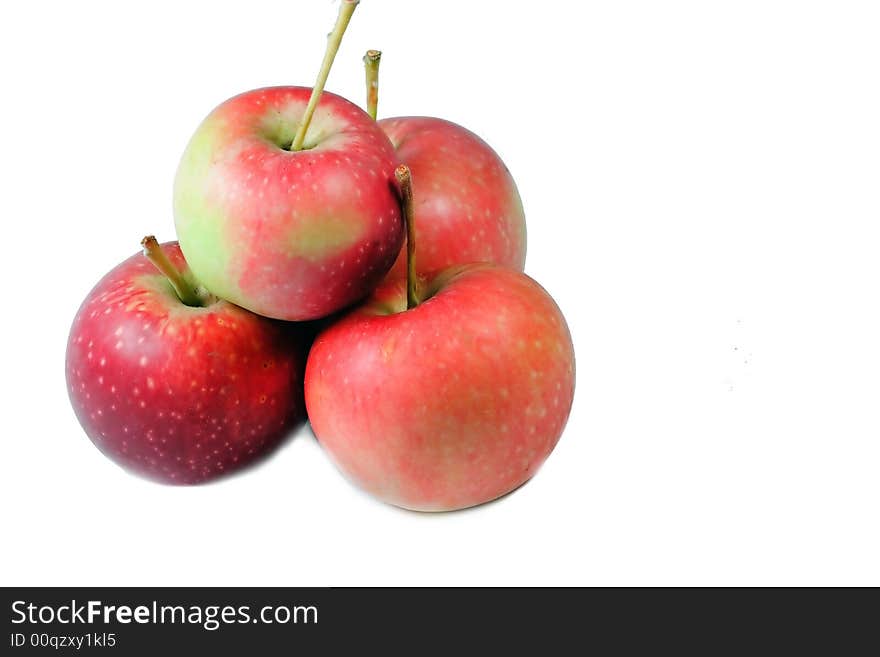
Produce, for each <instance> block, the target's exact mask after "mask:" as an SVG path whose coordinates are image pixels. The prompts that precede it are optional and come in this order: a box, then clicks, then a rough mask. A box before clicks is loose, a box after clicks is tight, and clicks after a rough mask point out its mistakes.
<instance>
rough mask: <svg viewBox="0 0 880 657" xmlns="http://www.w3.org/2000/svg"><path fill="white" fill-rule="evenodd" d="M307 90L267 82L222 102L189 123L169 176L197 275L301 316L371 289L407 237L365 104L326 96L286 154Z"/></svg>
mask: <svg viewBox="0 0 880 657" xmlns="http://www.w3.org/2000/svg"><path fill="white" fill-rule="evenodd" d="M310 94H311V89H310V88H307V87H270V88H265V89H257V90H254V91H249V92H247V93H244V94H241V95H239V96H235V97H234V98H231V99H229V100H227V101H226V102H224V103H223V104H221V105H220V106H219V107H217V108H216V109H215V110H214V111H213V112H211V114H210V115H209V116H208V117H207V118H206V119H205V120H204V121H203V122H202V124H201V125H200V126H199V128H198V129H197V130H196V133H195V135H193V137H192V139H191V140H190V143H189V145H188V146H187V148H186V151H185V152H184V155H183V157H182V159H181V162H180V165H179V167H178V171H177V176H176V179H175V183H174V217H175V224H176V227H177V234H178V238H179V239H180V245H181V248H182V249H183V252H184V254H185V255H186V258H187V260H188V261H189V263H190V267H192V270H193V272H194V273H195V275H196V276H197V277H198V278H199V280H200V281H201V282H202V283H203V284H204V285H205V286H206V287H207V288H208V289H209V290H211V291H212V292H213V293H214V294H216V295H218V296H220V297H222V298H224V299H227V300H228V301H232V302H233V303H236V304H238V305H240V306H242V307H244V308H247V309H249V310H252V311H253V312H255V313H258V314H260V315H265V316H267V317H275V318H278V319H285V320H296V321H301V320H310V319H317V318H320V317H324V316H326V315H329V314H330V313H332V312H334V311H336V310H339V309H340V308H342V307H344V306H346V305H349V304H351V303H352V302H354V301H356V300H358V299H360V298H362V297H363V296H365V295H366V294H368V293H369V292H370V291H371V290H372V289H373V288H374V287H375V286H376V284H377V283H378V282H379V281H380V280H381V279H382V277H383V276H384V275H385V273H386V272H387V271H388V269H389V268H390V267H391V265H392V264H393V262H394V258H395V257H397V254H398V252H399V251H400V246H401V243H402V241H403V223H402V220H401V215H400V206H399V201H398V199H397V195H396V188H395V186H394V169H395V167H396V166H397V164H398V160H397V155H396V154H395V152H394V148H393V146H392V145H391V142H390V141H389V140H388V138H387V137H386V136H385V134H384V133H383V132H382V130H381V129H379V128H378V126H377V125H376V123H375V121H373V120H372V119H371V118H370V117H369V115H367V114H366V113H365V112H364V111H363V110H361V109H360V108H359V107H357V106H356V105H354V104H352V103H350V102H349V101H347V100H345V99H344V98H341V97H340V96H336V95H334V94H332V93H329V92H324V94H323V95H322V96H321V101H320V103H319V104H318V107H317V109H316V111H315V115H314V118H313V120H312V123H311V124H310V126H309V130H308V133H307V136H306V140H305V143H304V147H305V148H304V150H300V151H297V152H292V151H289V150H285V148H289V145H290V142H291V141H292V140H293V137H294V134H295V132H296V129H297V126H298V125H299V123H300V120H301V117H302V114H303V112H304V110H305V107H306V104H307V103H308V99H309V96H310Z"/></svg>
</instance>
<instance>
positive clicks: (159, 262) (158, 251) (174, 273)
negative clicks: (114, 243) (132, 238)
mask: <svg viewBox="0 0 880 657" xmlns="http://www.w3.org/2000/svg"><path fill="white" fill-rule="evenodd" d="M141 246H142V247H144V255H145V256H146V257H147V259H148V260H149V261H150V262H152V263H153V265H155V267H156V269H158V270H159V271H160V272H162V273H163V274H164V275H165V278H167V279H168V282H169V283H171V287H173V288H174V292H175V293H176V294H177V298H178V299H180V301H181V302H182V303H184V304H186V305H187V306H203V305H205V304H204V299H202V297H201V296H199V294H198V293H197V292H196V291H195V290H194V289H193V287H192V286H191V285H190V284H189V283H187V282H186V279H185V278H184V277H183V274H181V273H180V270H179V269H178V268H177V267H175V266H174V264H173V263H172V262H171V261H170V260H169V259H168V256H167V255H165V251H163V250H162V247H161V246H159V242H157V241H156V238H155V237H153V236H152V235H148V236H147V237H145V238H144V239H142V240H141Z"/></svg>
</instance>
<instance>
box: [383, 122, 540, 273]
mask: <svg viewBox="0 0 880 657" xmlns="http://www.w3.org/2000/svg"><path fill="white" fill-rule="evenodd" d="M379 125H380V126H381V127H382V129H383V130H384V131H385V133H386V134H387V135H388V137H389V138H390V139H391V143H392V144H394V146H395V148H396V149H397V156H398V158H399V159H400V161H401V162H404V163H406V164H407V165H408V166H409V168H410V169H411V170H412V175H413V178H414V179H415V180H416V181H417V187H416V189H415V216H416V232H417V233H418V236H419V237H418V239H419V257H418V261H417V271H418V272H419V273H427V272H431V271H439V270H440V269H443V268H446V267H450V266H452V265H457V264H463V263H467V262H491V263H495V264H499V265H503V266H505V267H511V268H513V269H517V270H519V271H522V269H523V265H524V264H525V258H526V220H525V215H524V214H523V207H522V202H521V201H520V197H519V192H518V191H517V188H516V183H514V181H513V177H512V176H511V175H510V171H508V169H507V167H506V166H504V162H502V161H501V158H500V157H498V155H497V154H496V153H495V151H493V150H492V148H491V147H490V146H489V145H488V144H487V143H486V142H484V141H483V140H482V139H480V138H479V137H478V136H477V135H475V134H474V133H472V132H470V131H469V130H466V129H465V128H463V127H461V126H460V125H456V124H455V123H451V122H449V121H444V120H443V119H436V118H430V117H400V118H391V119H383V120H381V121H379ZM405 261H406V257H405V255H404V253H403V252H401V254H400V256H399V257H398V259H397V262H396V263H395V264H394V267H393V269H392V270H391V274H389V276H390V277H397V276H402V275H403V274H404V271H405V268H406V264H405Z"/></svg>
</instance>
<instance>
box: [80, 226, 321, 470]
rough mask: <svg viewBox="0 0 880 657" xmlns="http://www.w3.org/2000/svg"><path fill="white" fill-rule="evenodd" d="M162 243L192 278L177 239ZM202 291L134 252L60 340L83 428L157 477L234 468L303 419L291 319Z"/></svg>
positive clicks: (298, 350) (114, 455) (118, 456)
mask: <svg viewBox="0 0 880 657" xmlns="http://www.w3.org/2000/svg"><path fill="white" fill-rule="evenodd" d="M157 248H158V245H157ZM161 249H162V251H163V252H164V254H165V256H166V257H167V258H168V260H170V262H171V263H172V264H173V265H174V266H175V267H176V268H178V269H179V271H180V272H181V275H182V276H183V278H184V279H185V280H187V281H189V282H190V283H191V284H192V285H193V286H194V287H195V285H196V284H195V282H194V280H193V278H192V275H191V273H190V272H189V271H188V269H187V267H186V262H185V261H184V258H183V256H182V254H181V252H180V249H179V248H178V246H177V244H176V243H168V244H164V245H162V247H161ZM203 303H204V305H203V306H189V305H185V304H184V303H182V302H181V300H180V298H178V296H177V295H176V294H175V291H174V289H173V288H172V287H171V285H170V284H169V282H168V280H167V279H166V278H165V276H163V274H161V273H159V271H157V270H156V268H155V267H154V265H153V264H152V263H151V262H150V260H148V259H147V258H146V257H145V256H144V255H143V254H138V255H135V256H133V257H131V258H129V259H128V260H126V261H125V262H123V263H122V264H120V265H119V266H117V267H116V268H115V269H113V270H112V271H111V272H110V273H108V274H107V275H106V276H105V277H104V278H103V279H102V280H101V281H100V282H99V283H98V284H97V285H96V286H95V288H94V289H93V290H92V291H91V292H90V293H89V295H88V297H86V299H85V301H84V302H83V304H82V306H81V307H80V309H79V312H78V313H77V315H76V318H75V319H74V322H73V327H72V328H71V331H70V337H69V340H68V345H67V358H66V371H67V386H68V391H69V394H70V400H71V402H72V404H73V409H74V411H75V412H76V415H77V418H78V419H79V421H80V423H81V424H82V426H83V428H84V429H85V431H86V433H87V434H88V436H89V438H91V439H92V441H93V442H94V443H95V445H96V446H97V447H98V448H99V449H100V450H101V451H102V452H103V453H104V454H105V455H107V456H108V457H109V458H110V459H112V460H113V461H116V462H117V463H119V464H120V465H122V466H124V467H125V468H127V469H129V470H132V471H134V472H136V473H138V474H141V475H144V476H146V477H149V478H151V479H154V480H158V481H161V482H164V483H171V484H195V483H201V482H204V481H207V480H209V479H213V478H215V477H217V476H220V475H222V474H224V473H228V472H230V471H232V470H235V469H237V468H240V467H242V466H244V465H245V464H247V463H249V462H251V461H253V460H254V459H255V458H257V457H258V456H259V455H261V454H262V453H264V452H266V451H267V450H268V449H269V448H271V447H272V446H273V445H275V444H276V443H278V442H279V441H280V440H281V439H282V438H283V437H284V436H285V435H287V433H288V432H289V431H290V430H291V429H292V427H293V426H294V425H295V424H296V423H297V422H298V421H299V420H302V419H303V403H302V371H303V361H304V354H305V345H303V344H302V338H301V337H300V336H299V332H298V330H296V329H293V328H292V327H290V326H286V325H284V324H282V323H281V322H276V321H273V320H269V319H266V318H263V317H259V316H257V315H254V314H253V313H251V312H248V311H246V310H244V309H242V308H238V307H237V306H234V305H232V304H230V303H228V302H226V301H222V300H218V299H215V298H212V297H210V295H208V296H206V297H204V301H203Z"/></svg>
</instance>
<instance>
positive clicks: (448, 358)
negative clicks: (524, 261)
mask: <svg viewBox="0 0 880 657" xmlns="http://www.w3.org/2000/svg"><path fill="white" fill-rule="evenodd" d="M419 244H420V247H419V248H421V241H420V242H419ZM421 296H422V299H421V302H420V303H419V304H418V305H417V306H415V307H414V308H412V309H409V310H407V299H406V297H407V291H406V284H405V282H404V281H403V279H398V280H392V281H388V282H386V283H384V284H383V285H382V286H380V287H379V288H378V289H377V290H376V291H375V292H374V294H373V295H372V296H371V297H370V298H369V299H368V300H367V301H366V302H365V303H364V304H363V305H362V306H360V307H359V308H357V309H355V310H353V311H352V312H351V313H350V314H348V315H347V316H346V317H344V318H343V319H342V320H340V321H339V322H338V323H337V324H335V325H333V326H331V327H329V328H327V329H326V330H325V331H323V332H322V333H321V334H320V335H319V336H318V338H317V339H316V341H315V343H314V345H313V346H312V349H311V352H310V354H309V357H308V362H307V365H306V378H305V397H306V408H307V409H308V415H309V419H310V421H311V424H312V429H313V430H314V432H315V435H316V436H317V437H318V440H319V441H320V443H321V445H323V447H324V449H325V450H326V451H327V452H328V453H329V454H330V456H331V457H332V458H333V460H334V461H335V462H336V464H337V465H338V467H339V468H340V469H341V470H342V472H343V473H344V474H345V475H347V476H348V477H349V478H350V479H351V480H352V481H354V482H355V483H356V484H358V485H359V486H361V487H362V488H363V489H365V490H366V491H368V492H370V493H371V494H373V495H375V496H376V497H378V498H379V499H381V500H384V501H385V502H389V503H391V504H395V505H398V506H401V507H405V508H408V509H417V510H424V511H445V510H451V509H460V508H464V507H469V506H473V505H476V504H480V503H483V502H487V501H489V500H492V499H495V498H497V497H499V496H501V495H504V494H505V493H507V492H508V491H511V490H513V489H515V488H517V487H518V486H520V485H521V484H522V483H524V482H525V481H527V480H528V479H529V478H530V477H531V476H532V475H533V474H534V473H535V471H536V470H537V469H538V467H539V466H540V465H541V463H542V462H543V461H544V459H545V458H546V457H547V455H548V454H550V451H551V450H552V449H553V447H554V446H555V444H556V442H557V440H558V439H559V436H560V434H561V432H562V429H563V427H564V426H565V423H566V420H567V418H568V414H569V411H570V409H571V403H572V398H573V394H574V376H575V370H574V351H573V347H572V343H571V336H570V334H569V331H568V327H567V325H566V322H565V319H564V317H563V316H562V313H561V312H560V310H559V308H558V307H557V306H556V304H555V303H554V301H553V299H552V298H551V297H550V296H549V295H548V294H547V292H545V291H544V289H543V288H541V287H540V286H539V285H538V284H537V283H536V282H535V281H533V280H532V279H531V278H529V277H528V276H526V275H525V274H522V273H519V272H516V271H513V270H511V269H507V268H503V267H498V266H495V265H490V264H472V265H463V266H459V267H457V268H452V269H449V270H446V271H445V272H443V273H441V274H439V275H436V276H430V277H427V278H426V279H424V280H423V281H422V295H421Z"/></svg>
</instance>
